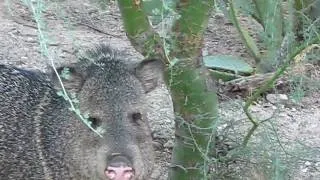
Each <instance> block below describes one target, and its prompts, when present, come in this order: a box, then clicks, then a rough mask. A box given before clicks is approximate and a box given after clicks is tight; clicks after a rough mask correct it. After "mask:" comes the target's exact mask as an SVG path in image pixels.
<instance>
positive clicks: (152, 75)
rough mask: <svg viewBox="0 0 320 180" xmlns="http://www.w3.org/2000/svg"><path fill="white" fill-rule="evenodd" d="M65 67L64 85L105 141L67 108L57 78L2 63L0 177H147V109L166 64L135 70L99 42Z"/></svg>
mask: <svg viewBox="0 0 320 180" xmlns="http://www.w3.org/2000/svg"><path fill="white" fill-rule="evenodd" d="M68 68H69V75H70V77H69V78H68V80H63V83H64V86H65V87H66V89H67V90H69V92H72V93H75V94H76V95H77V99H78V101H79V108H80V110H81V112H82V113H83V114H86V113H88V114H89V118H88V119H89V120H90V121H91V122H92V127H93V128H95V129H96V128H100V129H102V130H103V132H104V133H103V134H102V136H103V137H102V138H101V137H99V136H98V135H97V134H95V133H93V131H91V130H90V129H89V128H88V127H86V126H85V125H84V124H83V122H81V121H80V120H79V119H78V118H77V117H76V116H75V115H74V113H73V112H71V111H69V110H68V108H69V104H68V103H67V102H66V101H65V100H64V99H63V98H62V97H60V96H58V95H57V93H56V89H55V88H54V87H57V85H58V84H59V83H58V81H56V80H55V78H52V77H54V76H52V77H51V76H48V75H46V74H43V73H38V72H37V73H36V72H31V71H27V70H22V69H18V68H15V67H10V66H4V65H0V177H1V178H0V179H15V180H17V179H77V180H79V179H95V180H96V179H97V180H98V179H117V180H129V179H147V178H148V176H149V174H150V171H151V170H152V167H153V159H154V157H153V148H152V144H151V143H152V139H151V132H150V129H149V127H148V119H146V113H147V112H146V111H145V108H144V106H143V104H144V101H145V95H146V93H147V92H148V91H151V90H153V89H154V87H155V86H156V85H157V80H158V78H160V77H161V76H160V74H161V72H160V71H159V70H160V69H161V62H159V61H157V60H151V61H144V62H142V63H139V64H137V65H136V66H132V67H131V66H129V65H127V64H126V63H124V62H123V60H121V59H119V58H118V57H117V56H116V53H115V52H114V51H113V50H111V49H110V48H109V47H107V46H106V45H99V46H98V47H97V48H95V49H93V50H90V51H88V52H87V54H86V56H84V57H83V58H81V61H80V62H79V63H78V64H76V65H74V66H70V67H68ZM58 71H60V72H61V71H62V68H59V69H58ZM48 79H51V80H48Z"/></svg>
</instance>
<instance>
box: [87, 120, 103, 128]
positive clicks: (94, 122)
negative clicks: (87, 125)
mask: <svg viewBox="0 0 320 180" xmlns="http://www.w3.org/2000/svg"><path fill="white" fill-rule="evenodd" d="M88 120H89V121H90V122H91V127H92V128H93V129H97V128H98V127H99V126H100V125H101V120H99V119H98V118H94V117H89V118H88Z"/></svg>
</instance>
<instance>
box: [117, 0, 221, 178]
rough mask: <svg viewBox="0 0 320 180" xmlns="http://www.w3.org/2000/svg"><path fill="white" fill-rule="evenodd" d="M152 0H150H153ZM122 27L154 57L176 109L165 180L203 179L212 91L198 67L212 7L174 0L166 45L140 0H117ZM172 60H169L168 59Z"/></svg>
mask: <svg viewBox="0 0 320 180" xmlns="http://www.w3.org/2000/svg"><path fill="white" fill-rule="evenodd" d="M153 1H156V0H153ZM118 2H119V8H120V11H121V14H122V18H123V21H124V26H125V29H126V32H127V35H128V38H129V39H130V41H131V43H132V44H133V45H134V47H135V48H136V49H137V50H138V51H139V52H140V53H141V54H143V55H144V56H145V57H146V58H152V57H160V58H162V59H163V60H164V62H166V64H167V68H166V71H165V72H163V73H164V76H165V77H166V78H165V79H166V83H167V85H168V87H169V88H170V91H171V94H172V99H173V104H174V111H175V114H176V132H175V134H176V140H175V145H174V148H173V155H172V165H171V169H170V171H169V179H172V180H178V179H179V180H184V179H190V180H194V179H197V180H198V179H207V174H208V161H209V157H208V154H209V153H212V152H213V145H214V139H215V138H214V136H215V128H214V127H215V124H216V118H217V96H216V92H215V90H214V87H213V83H212V82H211V79H210V77H209V74H208V73H207V71H206V69H205V68H204V67H203V63H202V56H201V48H202V44H203V32H204V30H205V28H206V27H207V22H208V18H209V13H210V11H211V9H212V7H213V1H210V0H178V1H177V2H176V6H175V11H176V12H177V13H178V14H179V15H180V18H179V19H178V20H177V21H175V23H174V25H173V26H172V29H171V31H170V33H171V34H170V37H171V39H170V46H169V47H168V46H166V45H165V43H163V42H164V40H163V39H161V37H160V36H159V35H158V34H157V33H155V31H154V30H153V29H152V28H151V25H150V24H148V19H147V17H146V15H145V14H144V12H143V11H142V9H143V1H128V0H118ZM173 59H175V61H174V62H175V63H173Z"/></svg>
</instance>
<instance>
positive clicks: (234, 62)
mask: <svg viewBox="0 0 320 180" xmlns="http://www.w3.org/2000/svg"><path fill="white" fill-rule="evenodd" d="M203 61H204V64H205V66H206V67H207V68H209V69H213V70H219V71H226V72H233V73H234V74H239V75H250V74H252V73H253V71H254V70H253V68H252V67H251V66H250V65H249V64H248V63H246V62H245V61H244V60H243V59H241V58H239V57H235V56H227V55H216V56H205V57H203Z"/></svg>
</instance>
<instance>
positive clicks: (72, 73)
mask: <svg viewBox="0 0 320 180" xmlns="http://www.w3.org/2000/svg"><path fill="white" fill-rule="evenodd" d="M57 72H58V74H59V76H60V79H61V81H62V83H63V86H64V88H65V89H66V90H67V91H68V92H70V93H78V92H79V91H80V90H81V88H82V85H83V83H84V81H85V77H84V75H83V74H82V73H80V72H79V71H78V70H77V69H76V68H75V67H74V66H67V67H59V68H57ZM51 76H52V80H53V84H54V88H55V89H56V90H57V91H59V90H61V89H62V87H61V83H60V81H59V79H58V77H57V75H56V73H55V72H54V71H52V75H51Z"/></svg>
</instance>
